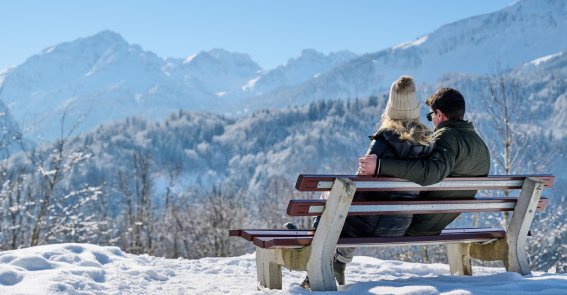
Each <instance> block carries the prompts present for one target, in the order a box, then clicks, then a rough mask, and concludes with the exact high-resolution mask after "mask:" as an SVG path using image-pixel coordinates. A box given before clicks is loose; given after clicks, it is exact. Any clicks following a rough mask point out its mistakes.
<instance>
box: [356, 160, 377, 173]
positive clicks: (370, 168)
mask: <svg viewBox="0 0 567 295" xmlns="http://www.w3.org/2000/svg"><path fill="white" fill-rule="evenodd" d="M377 162H378V157H376V155H367V156H363V157H361V158H360V159H358V170H357V171H356V175H374V173H376V164H377Z"/></svg>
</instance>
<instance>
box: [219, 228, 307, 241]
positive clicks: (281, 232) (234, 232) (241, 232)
mask: <svg viewBox="0 0 567 295" xmlns="http://www.w3.org/2000/svg"><path fill="white" fill-rule="evenodd" d="M314 234H315V231H313V230H289V229H231V230H230V231H229V236H231V237H241V238H243V239H245V240H247V241H252V240H254V238H255V237H298V236H313V235H314Z"/></svg>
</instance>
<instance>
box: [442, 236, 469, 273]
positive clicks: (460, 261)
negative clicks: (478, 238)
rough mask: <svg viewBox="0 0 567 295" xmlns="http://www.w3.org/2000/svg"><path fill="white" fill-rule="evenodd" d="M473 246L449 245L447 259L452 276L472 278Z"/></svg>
mask: <svg viewBox="0 0 567 295" xmlns="http://www.w3.org/2000/svg"><path fill="white" fill-rule="evenodd" d="M470 248H471V244H468V243H467V244H448V245H447V258H448V259H449V269H450V270H451V274H452V275H466V276H472V267H471V255H470Z"/></svg>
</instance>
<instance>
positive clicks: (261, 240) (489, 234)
mask: <svg viewBox="0 0 567 295" xmlns="http://www.w3.org/2000/svg"><path fill="white" fill-rule="evenodd" d="M229 234H230V236H235V237H242V238H244V239H246V240H248V241H251V242H253V243H254V245H255V246H257V247H260V248H263V249H272V248H303V247H306V246H309V245H311V242H312V241H313V236H314V234H315V231H312V230H257V229H250V230H246V229H241V230H231V231H230V233H229ZM505 235H506V231H505V230H504V229H501V228H493V227H487V228H453V229H445V230H443V232H441V234H440V235H434V236H404V237H367V238H339V240H338V242H337V246H338V247H365V246H369V247H370V246H400V245H428V244H448V243H473V242H474V243H486V242H491V241H494V240H496V239H499V238H503V237H504V236H505Z"/></svg>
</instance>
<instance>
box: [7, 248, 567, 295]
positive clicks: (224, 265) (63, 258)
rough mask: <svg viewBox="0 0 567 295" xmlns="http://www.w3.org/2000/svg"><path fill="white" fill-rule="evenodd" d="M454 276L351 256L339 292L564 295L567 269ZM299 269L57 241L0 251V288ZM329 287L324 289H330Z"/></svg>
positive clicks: (202, 281) (203, 285) (69, 290)
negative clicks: (530, 273)
mask: <svg viewBox="0 0 567 295" xmlns="http://www.w3.org/2000/svg"><path fill="white" fill-rule="evenodd" d="M474 272H475V275H474V276H472V277H469V276H451V275H449V267H448V266H447V265H445V264H437V263H435V264H420V263H407V262H401V261H388V260H380V259H376V258H372V257H362V256H357V257H355V259H354V261H353V263H352V264H350V265H349V266H348V267H347V271H346V276H347V284H346V285H345V286H339V292H338V293H342V294H452V295H453V294H518V295H521V294H565V290H567V274H554V273H534V274H533V276H526V277H523V276H521V275H519V274H516V273H508V272H505V271H504V270H503V269H500V268H488V267H474ZM304 277H305V273H304V272H297V271H294V272H290V271H287V270H284V271H283V290H281V291H280V290H267V289H262V290H260V291H258V290H257V289H256V286H257V284H256V266H255V256H254V254H247V255H243V256H240V257H227V258H202V259H198V260H188V259H165V258H158V257H152V256H149V255H133V254H127V253H124V252H123V251H121V250H120V249H119V248H117V247H102V246H96V245H91V244H57V245H46V246H38V247H32V248H26V249H20V250H13V251H5V252H0V293H1V294H312V293H311V292H309V291H307V290H304V289H302V288H301V287H300V286H299V283H300V282H301V281H302V280H303V278H304ZM334 293H335V292H328V293H325V294H334Z"/></svg>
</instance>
